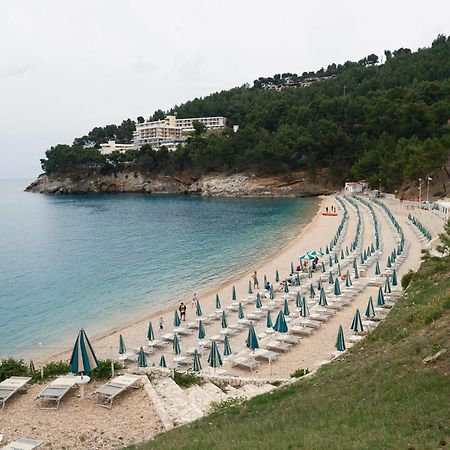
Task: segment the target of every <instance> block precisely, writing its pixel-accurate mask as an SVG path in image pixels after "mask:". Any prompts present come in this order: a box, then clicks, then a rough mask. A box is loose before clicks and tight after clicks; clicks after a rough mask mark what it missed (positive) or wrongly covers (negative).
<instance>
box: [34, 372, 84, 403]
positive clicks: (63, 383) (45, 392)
mask: <svg viewBox="0 0 450 450" xmlns="http://www.w3.org/2000/svg"><path fill="white" fill-rule="evenodd" d="M76 384H77V380H76V379H75V377H72V376H65V377H58V378H57V379H56V380H54V381H52V382H51V383H50V384H48V385H47V386H46V387H45V388H44V389H42V391H41V392H40V393H39V395H38V396H37V397H36V400H40V401H41V409H56V410H58V409H59V403H60V402H61V400H62V399H63V398H64V396H65V395H66V394H67V392H69V390H70V389H71V388H73V387H74V386H75V385H76Z"/></svg>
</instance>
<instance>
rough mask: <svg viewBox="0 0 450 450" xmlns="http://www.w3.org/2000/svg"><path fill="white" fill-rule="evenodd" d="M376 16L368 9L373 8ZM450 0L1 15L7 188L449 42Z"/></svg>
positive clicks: (98, 4)
mask: <svg viewBox="0 0 450 450" xmlns="http://www.w3.org/2000/svg"><path fill="white" fill-rule="evenodd" d="M369 5H370V6H369ZM449 17H450V1H448V0H428V1H418V0H409V1H404V0H397V1H395V0H389V1H387V0H378V1H377V2H368V1H364V0H363V1H362V0H341V1H340V2H336V1H334V0H322V1H311V2H307V1H300V0H293V1H290V0H285V1H265V0H239V1H238V0H228V1H214V0H209V1H207V0H172V1H167V2H161V1H158V2H157V1H153V0H130V1H124V0H89V1H88V0H77V1H76V2H65V1H60V0H54V1H50V0H39V1H36V0H29V1H25V0H15V1H10V2H6V1H5V2H2V5H1V8H0V178H26V177H34V176H36V175H37V174H39V173H40V164H39V159H40V158H42V157H43V155H44V152H45V150H46V149H48V148H49V147H50V146H51V145H54V144H57V143H71V142H72V140H73V138H74V137H77V136H81V135H83V134H85V133H86V132H88V131H89V130H90V129H92V128H93V127H94V126H98V125H105V124H108V123H119V122H120V121H121V120H122V119H124V118H128V117H131V118H133V119H135V118H136V117H137V116H139V115H143V116H144V117H148V116H149V115H150V114H151V113H152V112H153V111H154V110H155V109H158V108H161V109H168V108H169V107H171V106H173V105H174V104H179V103H181V102H184V101H186V100H189V99H192V98H194V97H197V96H204V95H207V94H209V93H212V92H215V91H217V90H222V89H228V88H231V87H234V86H239V85H242V84H243V83H246V82H249V83H251V82H252V81H253V80H254V79H255V78H257V77H259V76H269V75H273V74H274V73H279V72H296V73H302V72H304V71H307V70H316V69H320V67H322V66H325V67H326V66H327V65H328V64H329V63H331V62H336V63H339V62H340V63H342V62H345V61H346V60H349V59H351V60H358V59H360V58H361V57H363V56H366V55H368V54H370V53H372V52H374V53H376V54H379V55H382V53H383V51H384V50H385V49H391V50H394V49H397V48H399V47H409V48H411V49H413V50H415V49H417V48H418V47H423V46H428V45H430V44H431V41H432V40H433V39H434V38H435V37H436V36H437V34H438V33H443V34H449V33H450V23H449Z"/></svg>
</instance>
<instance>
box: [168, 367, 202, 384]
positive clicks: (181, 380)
mask: <svg viewBox="0 0 450 450" xmlns="http://www.w3.org/2000/svg"><path fill="white" fill-rule="evenodd" d="M173 380H174V381H175V383H177V384H178V386H180V387H182V388H188V387H190V386H194V385H195V384H200V377H199V376H198V375H196V374H195V373H192V372H177V371H176V370H175V372H174V376H173Z"/></svg>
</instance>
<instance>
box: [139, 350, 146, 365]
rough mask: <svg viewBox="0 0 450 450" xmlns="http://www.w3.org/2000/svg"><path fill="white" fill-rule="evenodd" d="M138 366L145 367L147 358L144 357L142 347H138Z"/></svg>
mask: <svg viewBox="0 0 450 450" xmlns="http://www.w3.org/2000/svg"><path fill="white" fill-rule="evenodd" d="M138 366H139V367H147V358H146V357H145V353H144V349H143V348H142V347H141V348H140V349H139V354H138Z"/></svg>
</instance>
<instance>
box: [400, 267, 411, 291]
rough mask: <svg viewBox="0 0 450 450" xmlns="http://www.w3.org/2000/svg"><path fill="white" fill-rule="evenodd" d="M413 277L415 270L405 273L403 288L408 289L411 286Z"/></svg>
mask: <svg viewBox="0 0 450 450" xmlns="http://www.w3.org/2000/svg"><path fill="white" fill-rule="evenodd" d="M413 278H414V272H413V271H412V270H410V271H409V272H408V273H406V274H405V275H403V277H402V288H403V289H406V288H407V287H408V286H409V283H411V281H412V280H413Z"/></svg>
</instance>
